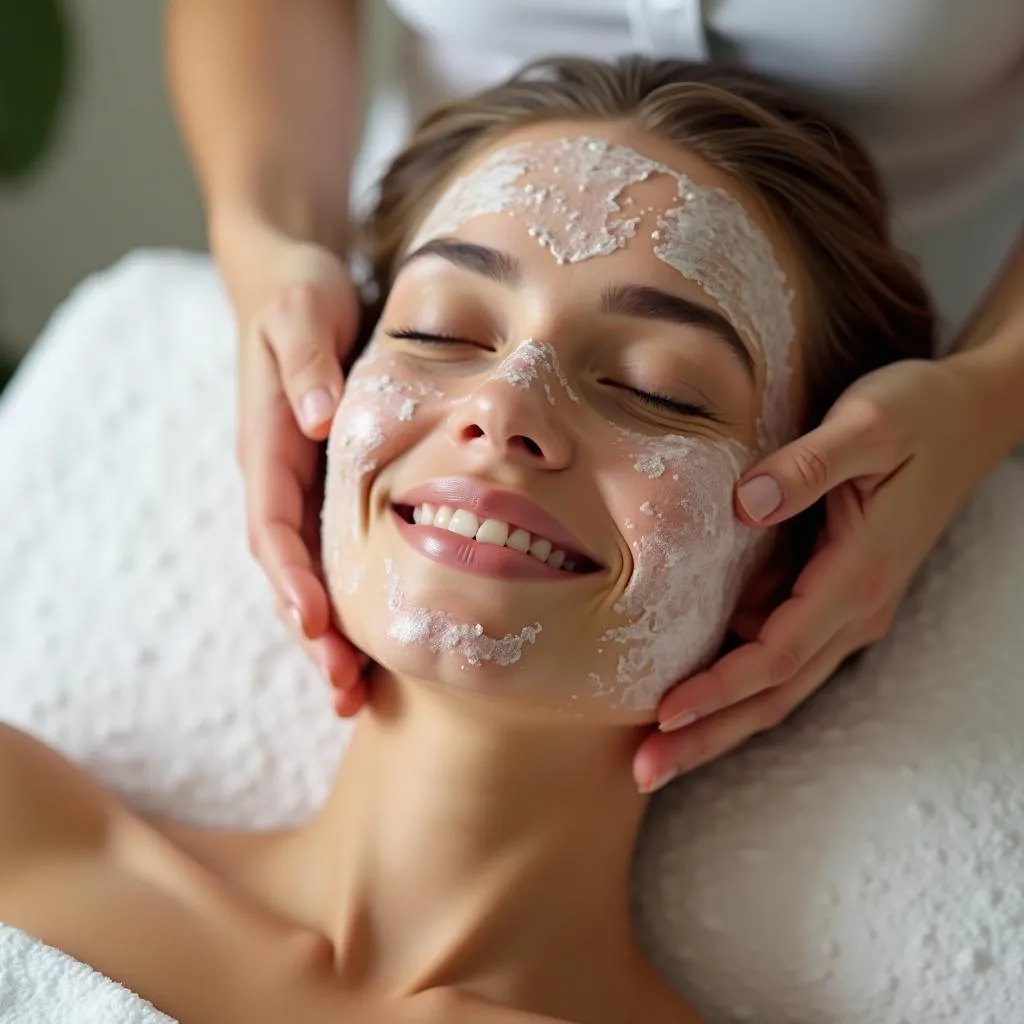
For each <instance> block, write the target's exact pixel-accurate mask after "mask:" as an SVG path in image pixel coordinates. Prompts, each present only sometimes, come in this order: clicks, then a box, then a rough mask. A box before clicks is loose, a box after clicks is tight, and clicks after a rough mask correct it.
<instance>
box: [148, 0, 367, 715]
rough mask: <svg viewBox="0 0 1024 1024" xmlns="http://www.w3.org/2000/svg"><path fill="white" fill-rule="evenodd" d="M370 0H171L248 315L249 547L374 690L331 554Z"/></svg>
mask: <svg viewBox="0 0 1024 1024" xmlns="http://www.w3.org/2000/svg"><path fill="white" fill-rule="evenodd" d="M358 6H359V5H358V0H169V2H168V5H167V25H166V46H167V55H166V56H167V73H168V77H169V79H170V88H171V94H172V97H173V102H174V106H175V111H176V114H177V117H178V121H179V123H180V127H181V131H182V134H183V135H184V138H185V142H186V144H187V146H188V149H189V151H190V153H191V157H192V162H193V165H194V168H195V173H196V177H197V178H198V181H199V186H200V189H201V190H202V194H203V199H204V201H205V205H206V214H207V222H208V230H209V238H210V245H211V248H212V250H213V254H214V257H215V258H216V260H217V263H218V265H219V267H220V270H221V275H222V277H223V280H224V282H225V285H226V287H227V291H228V294H229V295H230V297H231V302H232V304H233V306H234V309H235V315H236V319H237V321H238V328H239V330H238V342H239V344H238V360H237V363H238V365H237V372H238V425H237V443H236V451H237V455H238V461H239V463H240V465H241V469H242V476H243V478H244V481H245V504H246V517H247V533H248V538H249V547H250V549H251V550H252V552H253V554H254V555H255V556H256V558H257V559H258V561H259V563H260V565H261V566H262V567H263V570H264V572H265V573H266V575H267V578H268V580H269V581H270V584H271V586H272V587H273V589H274V593H275V595H276V597H277V606H278V609H279V611H280V612H281V615H282V617H283V619H284V621H285V622H286V623H288V624H289V625H290V626H291V627H292V629H293V630H294V632H295V634H296V637H297V639H298V640H299V642H300V643H301V644H302V645H303V647H304V648H305V650H306V652H307V653H308V654H309V656H310V657H311V658H312V659H313V661H314V662H315V663H316V664H317V665H318V666H319V667H320V669H321V670H322V672H323V673H324V675H325V676H326V677H327V678H328V679H329V680H330V681H331V683H332V684H333V685H334V686H335V687H336V688H337V690H338V696H337V706H338V709H339V712H340V713H352V712H354V711H355V710H357V709H358V707H359V706H360V705H361V702H362V699H363V692H364V690H363V686H362V680H361V678H360V671H361V670H360V661H359V658H358V656H357V655H356V652H355V651H354V650H353V649H352V647H351V645H350V644H349V643H348V642H347V641H346V640H345V638H344V637H343V636H342V635H341V634H340V632H339V631H338V629H337V628H336V626H335V625H334V623H333V620H332V614H331V606H330V602H329V601H328V597H327V591H326V588H325V586H324V583H323V579H322V575H321V571H320V565H319V554H318V547H319V545H318V543H317V538H318V531H317V529H316V524H317V522H318V515H319V510H320V504H321V501H322V494H321V493H320V492H321V485H322V480H323V471H322V467H321V466H320V463H319V458H320V447H319V444H318V442H319V441H322V440H323V439H324V438H325V437H326V436H327V433H328V431H329V429H330V423H331V420H332V418H333V416H334V411H335V409H336V408H337V404H338V401H339V399H340V397H341V393H342V388H343V385H344V382H343V379H342V373H341V366H342V360H343V359H344V357H345V355H346V354H347V353H348V352H349V351H350V349H351V347H352V342H353V340H354V338H355V333H356V325H357V322H358V319H359V302H358V296H357V294H356V290H355V288H354V286H353V284H352V280H351V277H350V275H349V272H348V268H347V265H346V263H345V261H344V259H343V258H342V256H343V254H344V252H345V249H346V247H347V242H348V198H349V170H350V166H351V163H352V157H353V152H354V147H355V144H356V134H357V125H358V118H359V108H360V96H359V83H360V69H359V60H358V54H359V39H358V31H359V24H358Z"/></svg>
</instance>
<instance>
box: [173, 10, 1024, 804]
mask: <svg viewBox="0 0 1024 1024" xmlns="http://www.w3.org/2000/svg"><path fill="white" fill-rule="evenodd" d="M363 6H364V8H365V7H366V6H367V5H363ZM383 6H384V5H382V4H381V5H376V7H377V8H378V9H380V8H382V7H383ZM389 6H390V7H391V8H393V9H394V11H395V12H396V13H397V14H398V15H399V16H400V17H401V18H402V19H404V21H405V22H406V23H407V26H408V28H409V29H410V30H411V31H410V32H409V33H408V37H407V38H406V39H404V40H403V41H404V42H405V44H406V45H405V49H404V51H403V53H402V55H401V60H400V62H399V68H398V74H397V76H396V78H397V81H396V82H395V83H392V84H393V85H394V88H392V89H391V90H389V91H388V92H387V94H386V95H383V96H381V97H379V101H378V102H377V103H375V105H374V111H373V114H372V116H371V118H370V123H369V126H368V129H367V131H366V147H367V148H366V152H364V153H363V154H362V157H361V159H360V160H359V161H356V164H357V166H356V168H355V169H354V170H353V175H354V176H355V177H356V178H358V179H360V181H359V182H357V184H359V183H361V182H362V181H365V180H367V175H366V173H365V171H366V170H367V167H368V165H371V166H372V165H373V164H375V163H376V161H377V160H378V159H379V158H380V156H381V155H382V151H383V153H387V152H390V151H393V150H391V149H390V147H391V146H396V147H397V144H398V142H399V141H400V140H401V134H402V127H401V124H402V117H401V116H399V117H395V116H393V115H395V112H396V110H397V111H399V112H402V111H404V112H406V113H411V114H412V115H413V117H415V115H416V114H417V113H418V112H422V111H424V110H426V109H429V108H430V107H431V106H433V105H434V103H436V102H437V101H438V100H439V99H442V98H447V97H451V96H454V95H460V94H465V93H468V92H470V91H473V90H474V89H477V88H480V87H482V86H484V85H487V84H490V83H492V82H494V81H496V80H497V79H498V78H500V77H501V76H502V75H503V74H505V73H506V71H507V70H511V69H512V68H514V67H517V66H519V65H520V64H521V63H522V62H523V61H525V60H527V59H530V58H531V57H536V56H540V55H543V54H544V53H550V52H552V51H562V52H573V53H578V54H581V55H585V56H591V57H599V58H604V57H608V56H612V55H615V54H618V53H627V52H646V53H650V54H657V55H662V56H672V57H688V58H692V59H698V60H705V59H708V58H714V59H718V60H727V61H730V62H732V63H737V64H739V65H740V66H745V67H749V68H752V69H753V70H756V71H760V72H761V73H764V74H768V75H770V76H771V77H772V78H773V79H777V80H780V81H785V82H788V83H790V84H791V85H792V86H794V87H798V88H799V89H800V90H801V91H802V92H804V93H806V94H807V95H809V96H811V97H814V99H815V102H816V105H818V106H821V107H822V108H823V109H825V110H826V111H830V112H832V113H833V114H835V115H838V116H839V117H840V119H841V120H842V121H843V122H844V123H846V124H847V125H848V126H849V127H850V128H851V129H853V130H854V132H855V134H857V135H858V137H859V138H861V139H862V140H863V141H864V142H865V143H866V144H867V146H868V149H869V151H870V152H871V153H872V155H873V157H874V158H875V160H876V163H877V165H878V166H879V168H880V170H881V172H882V176H883V180H884V181H885V183H886V187H887V191H888V192H889V193H890V195H891V197H892V200H893V205H892V223H893V230H894V231H896V232H898V233H899V235H900V236H901V237H902V238H903V241H904V245H905V247H907V248H909V250H910V251H911V252H913V254H914V255H915V256H916V257H917V259H918V261H919V263H920V266H921V269H922V273H923V275H924V277H925V281H926V285H927V286H928V288H929V291H930V292H931V296H932V300H933V303H934V304H935V305H936V306H937V307H938V309H939V312H940V314H941V322H940V327H941V335H940V336H941V338H942V341H943V348H944V349H945V348H947V347H948V346H949V345H950V344H952V346H953V348H954V349H955V351H954V353H953V354H952V355H950V356H947V357H946V358H944V359H943V360H940V361H937V362H934V363H928V364H915V365H914V366H902V367H900V368H899V369H894V370H892V371H890V372H888V373H886V374H881V375H878V376H877V377H875V378H873V379H872V381H871V382H870V384H867V385H864V386H863V387H862V388H861V389H860V390H859V392H858V395H857V396H856V397H855V398H854V399H853V400H850V399H851V398H852V397H853V396H848V395H847V396H837V404H836V405H835V408H834V409H833V411H832V415H831V416H829V418H828V420H827V422H826V423H824V424H823V425H822V427H821V428H820V429H819V430H817V431H816V432H815V433H814V434H809V435H807V436H805V437H803V438H802V439H800V440H798V441H797V442H795V443H793V444H791V445H789V446H786V447H785V448H783V449H781V450H780V451H779V452H778V453H777V454H775V455H773V457H772V458H771V459H768V460H766V461H764V462H763V463H760V464H758V465H757V466H752V467H751V468H750V469H749V471H748V472H747V473H746V474H745V475H744V478H743V480H742V481H741V483H742V484H743V485H744V486H743V488H742V491H741V492H740V493H739V494H738V502H737V515H738V516H739V517H740V518H741V520H742V521H743V522H745V523H747V524H748V525H757V526H772V525H775V524H777V523H779V522H782V521H784V520H787V519H789V518H791V517H792V516H793V515H795V514H797V513H799V512H801V511H802V510H803V509H806V508H807V507H809V506H810V505H812V504H813V503H815V502H816V501H817V500H818V499H819V498H820V497H822V496H823V495H824V494H826V493H832V492H834V491H837V490H840V491H842V492H844V494H845V497H843V498H842V499H841V500H858V501H860V502H862V503H863V505H864V508H865V514H866V522H865V526H864V528H863V529H860V530H857V531H856V532H855V533H854V532H850V531H848V530H845V529H840V530H838V531H833V532H830V533H829V534H827V535H825V536H823V537H822V540H823V542H824V543H823V544H822V545H821V547H820V549H819V550H818V552H817V555H816V557H815V558H814V559H813V560H812V561H811V562H810V563H809V564H808V565H807V567H806V572H805V573H804V574H803V576H802V577H801V578H800V580H799V582H798V583H797V584H796V586H795V588H794V591H793V596H792V598H791V599H790V600H787V601H785V602H784V603H783V604H782V605H781V606H780V607H779V608H778V609H777V611H776V612H775V613H774V614H772V615H771V616H770V617H769V618H768V619H767V620H766V621H764V622H763V623H762V624H760V626H761V628H760V630H759V631H757V633H756V639H757V642H756V643H749V644H745V645H742V646H741V647H740V648H739V649H738V650H736V651H734V652H732V653H731V654H728V655H726V656H725V657H724V658H723V659H721V660H720V661H719V662H716V663H715V664H714V665H713V666H712V668H711V669H710V670H709V671H708V672H703V673H701V674H699V676H698V677H696V678H694V679H692V680H689V681H687V682H686V683H685V684H684V685H682V686H680V687H679V688H678V689H676V690H674V691H672V693H671V694H670V695H669V696H668V697H666V699H665V701H664V703H663V705H662V707H661V708H660V709H659V722H660V724H661V727H662V728H663V729H665V730H669V731H668V732H667V733H655V734H653V735H651V736H649V737H647V738H646V740H645V741H644V743H643V745H642V747H641V750H640V752H639V753H638V757H637V761H636V764H635V774H636V777H637V781H638V783H639V784H640V785H641V786H642V787H643V788H652V787H654V786H656V785H658V784H660V783H663V782H664V781H666V780H667V779H668V778H670V777H671V776H672V775H673V774H674V773H675V772H677V771H682V770H686V769H687V768H689V767H692V766H694V765H695V764H698V763H700V762H701V761H702V760H705V759H707V758H708V757H711V756H715V755H716V754H719V753H721V752H723V751H724V750H726V749H728V748H729V747H731V746H734V745H735V744H736V743H739V742H741V741H742V740H743V739H745V738H747V737H748V736H749V735H750V734H751V733H752V732H755V731H758V730H761V729H764V728H766V727H768V726H770V725H772V724H774V723H775V722H776V721H778V719H779V718H780V717H782V716H783V715H784V714H785V713H786V712H787V711H789V710H791V709H792V708H793V707H794V706H795V705H796V704H797V703H798V702H799V701H800V700H801V699H802V698H803V697H805V696H806V695H807V694H808V693H810V692H812V691H813V690H814V689H815V688H816V687H817V686H818V685H820V684H821V682H822V681H823V680H824V679H825V678H826V677H827V676H828V675H830V673H831V671H832V670H833V669H834V668H835V666H836V665H837V664H838V663H839V662H840V661H841V660H842V659H843V658H844V657H845V656H846V655H847V654H849V653H850V652H851V651H853V650H855V649H856V648H858V647H860V646H862V645H863V644H865V643H867V642H869V641H871V640H873V639H876V638H877V637H879V636H881V635H882V634H884V633H885V632H886V630H887V629H888V626H889V623H890V622H891V620H892V616H893V614H894V611H895V608H896V606H897V605H898V603H899V601H900V600H901V598H902V595H903V593H904V590H905V588H906V585H907V582H908V581H909V579H910V578H911V576H912V575H913V574H914V572H915V571H916V569H917V567H918V566H919V565H920V564H921V563H922V561H923V560H924V558H925V557H926V555H927V554H928V553H929V551H930V550H931V549H932V546H933V545H934V543H935V541H936V539H937V538H938V536H939V535H940V533H941V532H942V531H943V530H944V528H945V527H946V525H947V524H948V523H949V522H950V520H951V519H952V517H953V516H954V514H955V512H956V510H957V509H958V508H959V507H960V505H961V504H962V503H963V502H964V500H965V499H966V497H967V496H968V494H970V492H971V491H972V489H973V488H974V486H975V485H976V484H977V483H978V481H979V480H980V479H981V478H982V477H984V476H985V474H986V473H987V472H988V471H989V470H990V469H991V468H992V467H993V466H994V465H995V464H996V463H997V462H998V461H999V460H1000V459H1001V458H1002V457H1003V456H1004V455H1005V454H1006V453H1007V452H1009V451H1010V449H1011V448H1012V447H1013V446H1014V444H1016V443H1017V442H1019V441H1020V440H1022V439H1024V416H1022V413H1021V405H1020V402H1019V400H1018V396H1019V394H1020V392H1021V388H1022V387H1024V243H1021V242H1020V240H1019V238H1020V232H1021V229H1022V227H1024V134H1022V125H1024V7H1022V6H1021V5H1020V4H1019V3H1018V2H1016V0H985V2H984V3H982V4H981V5H980V6H979V5H976V6H975V7H973V8H971V12H970V15H969V16H967V15H966V14H965V11H964V8H963V5H962V4H959V3H956V2H955V0H943V2H939V0H907V2H906V3H903V4H901V5H899V8H898V10H897V11H895V12H894V11H893V10H892V9H891V5H887V4H878V3H875V4H868V5H865V4H864V3H862V2H860V0H840V2H838V3H830V4H819V5H808V4H794V3H792V2H790V0H730V2H729V3H716V4H710V3H702V2H700V0H598V2H594V3H591V2H588V3H585V4H581V3H577V2H575V0H558V2H548V0H545V2H544V3H541V4H537V3H534V2H532V0H498V2H491V3H487V4H479V3H475V2H472V0H445V2H435V3H431V4H414V3H409V2H408V0H390V5H389ZM356 9H357V5H356V4H355V3H354V2H351V0H301V2H296V3H291V4H287V5H281V4H277V3H274V2H273V0H270V2H250V0H241V2H239V0H218V2H216V3H210V2H207V0H202V2H190V0H175V2H174V3H173V4H171V5H170V15H171V17H170V33H169V43H170V56H171V70H172V80H173V84H174V87H175V94H176V98H177V105H178V108H179V111H180V114H181V117H182V121H183V125H184V128H185V132H186V135H187V137H188V140H189V143H190V145H191V148H192V150H193V154H194V158H195V163H196V167H197V171H198V176H199V179H200V181H201V184H202V186H203V190H204V193H205V196H206V202H207V208H208V211H209V223H210V232H211V240H212V245H213V250H214V254H215V256H216V258H217V261H218V263H219V265H220V267H221V270H222V271H223V273H224V276H225V279H226V281H227V282H228V286H229V289H230V292H231V296H232V300H233V302H234V305H235V308H236V311H237V314H238V319H239V322H240V324H241V327H242V333H241V339H242V343H241V346H240V349H239V384H240V424H239V427H240V429H239V445H238V450H239V455H240V459H241V463H242V467H243V473H244V476H245V480H246V486H247V495H248V510H249V532H250V537H251V542H252V548H253V550H254V552H255V553H256V555H257V556H258V558H259V560H260V562H261V564H262V565H263V567H264V569H265V571H266V573H267V575H268V577H269V579H270V580H271V582H272V584H273V586H274V589H275V591H276V592H277V594H278V595H279V600H280V603H281V606H282V608H284V609H287V613H288V615H289V616H291V617H292V619H293V621H294V622H295V623H296V632H297V634H298V635H299V636H300V637H302V638H303V639H304V641H305V645H306V648H307V650H308V651H309V652H310V653H311V655H312V656H313V657H314V659H315V660H316V661H317V662H318V663H319V664H320V665H321V666H322V667H323V669H324V671H325V672H326V674H327V675H328V676H329V677H330V678H331V679H332V680H333V681H334V682H335V684H336V685H337V687H338V697H339V709H340V710H341V711H342V713H349V712H351V711H352V710H354V709H355V708H357V707H358V706H359V704H360V702H361V700H362V695H363V692H364V691H363V689H362V687H361V685H360V684H359V680H358V672H357V664H356V662H355V660H354V659H353V658H352V657H351V652H350V649H349V648H348V647H347V645H346V644H345V642H344V640H343V638H342V635H341V634H340V633H339V632H338V631H337V630H336V629H334V628H333V627H332V626H331V622H330V616H329V609H328V603H327V595H326V592H325V591H324V589H323V585H322V583H321V581H320V580H319V578H318V577H317V575H316V573H315V567H314V565H313V561H312V556H311V549H310V548H309V547H308V544H307V543H304V542H303V540H302V539H301V535H300V528H301V524H302V519H303V515H304V514H305V516H307V517H308V516H309V515H310V514H312V513H314V512H315V508H316V498H315V495H312V494H310V493H309V491H308V489H307V487H306V484H308V481H309V480H310V479H311V477H312V474H311V465H312V463H313V462H314V460H315V446H314V445H313V444H312V443H311V440H310V439H318V438H323V437H325V436H326V432H327V430H328V427H329V423H330V417H331V415H332V413H333V410H334V408H335V404H336V402H337V399H338V396H339V395H340V393H341V390H342V386H343V378H342V375H341V371H340V366H339V355H340V356H342V357H344V355H345V354H346V353H347V352H348V351H349V348H350V346H351V343H352V338H353V328H354V324H355V320H356V314H355V310H356V303H355V298H354V291H353V289H352V286H351V283H350V280H349V276H348V272H347V270H346V268H345V266H344V264H343V263H342V262H341V260H340V259H339V258H338V256H337V255H336V254H341V253H344V252H345V251H346V249H347V245H348V239H349V235H350V231H349V228H348V223H349V220H348V208H349V207H348V202H347V197H346V195H345V193H344V190H343V189H339V187H338V186H339V183H340V182H343V181H345V180H346V175H343V174H339V168H344V169H345V170H346V171H347V170H348V169H349V168H350V167H352V165H353V162H354V161H353V155H354V153H355V151H356V135H357V132H356V127H357V122H358V108H359V104H358V80H359V63H360V57H361V55H362V53H363V52H365V50H366V49H367V41H368V40H367V34H366V33H365V32H364V33H362V34H361V35H360V33H359V31H358V29H359V26H358V20H359V19H358V18H357V14H356ZM361 40H362V41H361ZM378 115H379V116H378ZM395 125H397V130H394V131H391V130H389V129H390V128H392V127H393V126H395ZM357 191H358V189H357ZM937 395H938V396H941V399H940V400H936V396H937ZM979 407H982V408H984V409H985V410H986V415H985V417H984V419H983V421H982V422H983V423H984V427H983V428H981V429H980V430H979V427H978V420H977V419H976V418H975V417H974V416H973V415H972V410H973V409H976V408H979ZM752 625H753V624H752ZM684 726H685V727H684Z"/></svg>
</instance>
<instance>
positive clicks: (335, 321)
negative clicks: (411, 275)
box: [263, 284, 355, 439]
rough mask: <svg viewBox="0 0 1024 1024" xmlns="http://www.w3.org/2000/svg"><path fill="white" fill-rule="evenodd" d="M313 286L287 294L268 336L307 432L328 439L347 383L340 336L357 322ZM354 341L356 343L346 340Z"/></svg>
mask: <svg viewBox="0 0 1024 1024" xmlns="http://www.w3.org/2000/svg"><path fill="white" fill-rule="evenodd" d="M337 305H338V304H337V303H336V302H332V300H331V297H330V296H328V295H325V294H324V293H323V291H322V290H321V289H320V288H319V287H318V286H316V285H313V284H298V285H293V286H292V287H290V288H288V289H286V290H285V291H284V292H282V293H281V295H280V296H279V297H278V299H277V301H276V302H275V303H274V305H273V306H272V308H271V309H270V310H269V312H268V314H267V316H266V319H265V320H264V323H263V334H264V337H265V338H266V341H267V343H268V345H269V346H270V348H271V350H272V351H273V353H274V357H275V359H276V360H277V365H278V369H279V371H280V374H281V385H282V387H283V388H284V392H285V394H286V395H287V397H288V404H289V405H290V406H291V408H292V411H293V413H294V415H295V418H296V420H298V423H299V426H300V427H301V428H302V431H303V432H304V433H305V434H306V435H307V436H308V437H311V438H314V439H320V438H322V437H323V436H325V434H326V431H327V430H328V429H329V427H330V423H331V420H332V419H333V418H334V412H335V410H336V408H337V405H338V401H339V400H340V398H341V391H342V387H343V379H342V373H341V363H340V360H339V358H338V350H339V348H341V347H343V346H342V345H341V344H340V343H339V341H340V339H339V337H338V335H339V334H341V333H343V332H346V331H348V332H354V330H355V324H354V317H353V316H348V315H344V314H345V313H346V312H347V311H346V310H344V309H342V310H339V309H336V308H335V307H336V306H337ZM346 340H347V341H350V340H351V339H346Z"/></svg>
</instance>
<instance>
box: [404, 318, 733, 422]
mask: <svg viewBox="0 0 1024 1024" xmlns="http://www.w3.org/2000/svg"><path fill="white" fill-rule="evenodd" d="M386 333H387V336H388V337H389V338H394V339H396V340H397V341H419V342H422V343H423V344H425V345H473V344H474V342H471V341H466V340H465V339H464V338H456V337H454V336H453V335H450V334H428V333H427V332H426V331H417V330H416V329H415V328H412V327H400V328H398V329H397V330H394V331H387V332H386ZM609 383H612V382H609ZM612 386H613V387H617V388H619V389H620V390H622V391H628V392H629V393H630V394H631V395H632V396H633V397H634V398H636V399H638V400H639V401H641V402H643V403H644V404H645V405H649V406H652V407H653V408H655V409H663V410H667V411H668V412H674V413H676V414H677V415H680V416H696V417H700V418H702V419H715V416H714V414H713V413H712V412H711V410H710V409H709V408H708V407H707V406H706V405H701V404H700V403H697V402H680V401H678V400H677V399H675V398H669V397H668V396H667V395H659V394H655V393H653V392H650V391H640V390H639V389H638V388H631V387H627V386H626V385H625V384H614V383H612Z"/></svg>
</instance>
